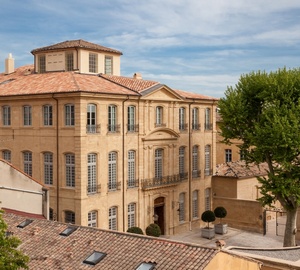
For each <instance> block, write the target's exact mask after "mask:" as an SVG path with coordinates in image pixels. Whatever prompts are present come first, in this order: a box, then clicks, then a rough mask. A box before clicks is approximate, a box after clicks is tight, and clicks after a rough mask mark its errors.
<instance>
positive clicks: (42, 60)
mask: <svg viewBox="0 0 300 270" xmlns="http://www.w3.org/2000/svg"><path fill="white" fill-rule="evenodd" d="M38 66H39V73H45V72H46V56H45V55H39V56H38Z"/></svg>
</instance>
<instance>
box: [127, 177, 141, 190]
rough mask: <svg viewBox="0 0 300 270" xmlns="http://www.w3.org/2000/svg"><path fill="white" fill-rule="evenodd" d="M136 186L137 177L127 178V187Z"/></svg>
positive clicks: (137, 184)
mask: <svg viewBox="0 0 300 270" xmlns="http://www.w3.org/2000/svg"><path fill="white" fill-rule="evenodd" d="M136 187H139V180H138V179H133V180H127V188H136Z"/></svg>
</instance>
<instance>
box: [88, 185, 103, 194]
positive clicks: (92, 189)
mask: <svg viewBox="0 0 300 270" xmlns="http://www.w3.org/2000/svg"><path fill="white" fill-rule="evenodd" d="M86 190H87V194H88V195H91V194H95V193H100V192H101V185H88V186H87V187H86Z"/></svg>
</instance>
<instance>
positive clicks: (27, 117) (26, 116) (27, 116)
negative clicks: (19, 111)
mask: <svg viewBox="0 0 300 270" xmlns="http://www.w3.org/2000/svg"><path fill="white" fill-rule="evenodd" d="M23 124H24V126H31V106H27V105H26V106H23Z"/></svg>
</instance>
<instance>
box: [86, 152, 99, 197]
mask: <svg viewBox="0 0 300 270" xmlns="http://www.w3.org/2000/svg"><path fill="white" fill-rule="evenodd" d="M87 158H88V168H87V169H88V188H87V191H88V193H96V192H97V171H96V168H97V166H96V165H97V163H96V162H97V155H96V154H88V157H87Z"/></svg>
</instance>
